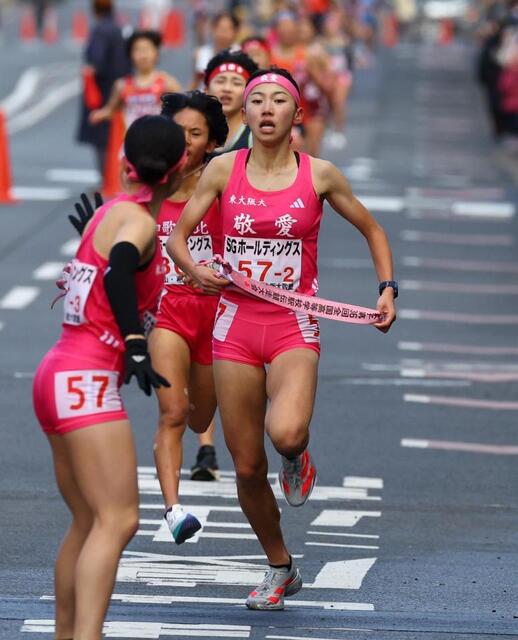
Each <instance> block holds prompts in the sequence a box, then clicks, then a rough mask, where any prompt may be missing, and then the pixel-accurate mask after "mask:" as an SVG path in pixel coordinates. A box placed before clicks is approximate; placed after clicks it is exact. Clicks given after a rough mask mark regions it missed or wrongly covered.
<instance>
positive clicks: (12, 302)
mask: <svg viewBox="0 0 518 640" xmlns="http://www.w3.org/2000/svg"><path fill="white" fill-rule="evenodd" d="M39 293H40V289H39V287H13V288H12V289H11V290H10V291H8V292H7V293H6V294H5V296H3V298H0V309H24V308H25V307H27V306H29V305H30V304H31V302H33V301H34V300H35V299H36V298H37V297H38V295H39Z"/></svg>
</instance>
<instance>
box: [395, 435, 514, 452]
mask: <svg viewBox="0 0 518 640" xmlns="http://www.w3.org/2000/svg"><path fill="white" fill-rule="evenodd" d="M401 446H402V447H408V448H411V449H443V450H446V451H465V452H468V453H489V454H493V455H501V456H506V455H507V456H518V446H516V445H496V444H478V443H475V442H450V441H448V440H416V439H414V438H403V439H402V440H401Z"/></svg>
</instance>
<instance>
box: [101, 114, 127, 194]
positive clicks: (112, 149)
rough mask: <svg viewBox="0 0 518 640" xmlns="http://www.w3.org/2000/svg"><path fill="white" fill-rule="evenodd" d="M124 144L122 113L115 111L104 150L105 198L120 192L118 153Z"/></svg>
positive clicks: (103, 190) (103, 187)
mask: <svg viewBox="0 0 518 640" xmlns="http://www.w3.org/2000/svg"><path fill="white" fill-rule="evenodd" d="M123 142H124V120H123V118H122V112H121V111H116V112H115V114H114V116H113V118H112V121H111V126H110V136H109V138H108V146H107V148H106V161H105V163H104V176H103V186H102V192H103V195H104V196H105V197H106V198H112V197H113V196H114V195H116V194H117V193H120V191H122V186H121V179H120V174H121V160H120V152H121V148H122V144H123Z"/></svg>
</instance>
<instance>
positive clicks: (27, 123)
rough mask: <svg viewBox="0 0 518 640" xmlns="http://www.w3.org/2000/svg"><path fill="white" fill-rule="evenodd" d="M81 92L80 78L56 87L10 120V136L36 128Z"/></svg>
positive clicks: (8, 126) (8, 124) (8, 125)
mask: <svg viewBox="0 0 518 640" xmlns="http://www.w3.org/2000/svg"><path fill="white" fill-rule="evenodd" d="M80 91H81V82H80V79H79V78H74V79H73V80H69V81H68V82H66V83H65V84H61V86H56V87H54V88H53V89H52V91H51V92H50V93H47V94H46V95H43V96H42V97H40V98H39V99H38V100H37V101H36V102H35V104H34V105H33V106H32V107H29V108H28V109H25V110H24V111H22V112H21V113H19V114H17V115H16V116H13V117H11V118H10V119H9V120H8V122H7V128H8V131H9V134H10V135H13V134H15V133H18V132H19V131H23V130H24V129H29V128H30V127H32V126H34V125H35V124H37V123H38V122H40V121H41V120H43V119H44V118H46V117H47V116H48V115H50V114H51V113H52V112H53V111H54V110H55V109H57V108H58V107H60V106H61V105H62V104H64V103H65V102H68V100H71V99H72V98H75V97H76V96H78V95H79V93H80Z"/></svg>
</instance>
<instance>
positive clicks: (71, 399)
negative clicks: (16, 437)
mask: <svg viewBox="0 0 518 640" xmlns="http://www.w3.org/2000/svg"><path fill="white" fill-rule="evenodd" d="M123 362H124V361H123V354H122V352H121V351H116V350H115V349H112V348H111V347H107V346H106V345H103V344H102V343H101V342H99V340H98V339H97V338H96V337H95V336H94V335H93V334H87V333H86V332H84V331H81V332H80V331H76V330H70V329H69V330H67V329H65V331H64V333H63V335H62V337H61V338H60V339H59V340H58V342H57V343H56V344H55V345H54V347H52V349H51V350H50V351H49V352H48V353H47V355H46V356H45V357H44V358H43V360H42V361H41V364H40V366H39V367H38V369H37V371H36V375H35V377H34V384H33V403H34V410H35V412H36V416H37V418H38V420H39V423H40V425H41V428H42V429H43V431H44V432H45V433H46V434H48V435H63V434H65V433H68V432H70V431H75V430H76V429H83V428H84V427H89V426H91V425H94V424H99V423H101V422H112V421H115V420H127V418H128V415H127V413H126V411H125V409H124V407H123V405H122V399H121V397H120V393H119V388H120V385H121V383H122V374H123V368H124V365H123Z"/></svg>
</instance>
